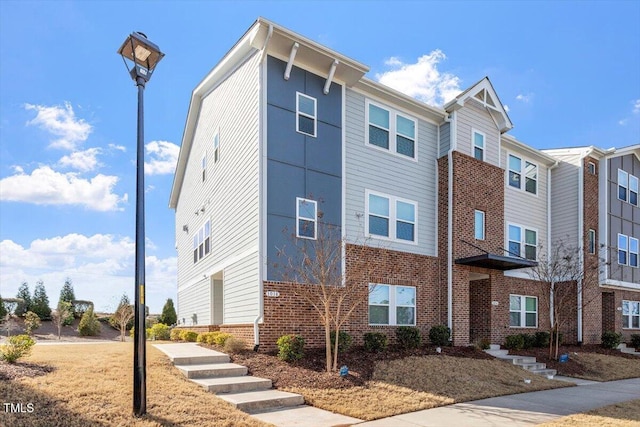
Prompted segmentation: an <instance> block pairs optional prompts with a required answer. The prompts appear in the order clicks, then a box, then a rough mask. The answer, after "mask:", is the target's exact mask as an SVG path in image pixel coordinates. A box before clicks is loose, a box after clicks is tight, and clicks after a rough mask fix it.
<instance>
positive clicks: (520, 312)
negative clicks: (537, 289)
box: [509, 295, 538, 328]
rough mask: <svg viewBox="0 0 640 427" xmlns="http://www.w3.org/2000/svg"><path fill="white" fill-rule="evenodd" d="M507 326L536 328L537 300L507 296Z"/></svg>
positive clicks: (522, 296)
mask: <svg viewBox="0 0 640 427" xmlns="http://www.w3.org/2000/svg"><path fill="white" fill-rule="evenodd" d="M509 326H511V327H512V328H537V327H538V298H537V297H531V296H526V295H509Z"/></svg>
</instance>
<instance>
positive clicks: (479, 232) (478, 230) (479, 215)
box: [474, 210, 484, 240]
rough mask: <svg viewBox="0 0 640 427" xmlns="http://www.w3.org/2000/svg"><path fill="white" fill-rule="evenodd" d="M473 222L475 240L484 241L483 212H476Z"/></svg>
mask: <svg viewBox="0 0 640 427" xmlns="http://www.w3.org/2000/svg"><path fill="white" fill-rule="evenodd" d="M474 222H475V226H474V230H475V231H474V234H475V238H476V240H484V212H482V211H478V210H476V211H475V221H474Z"/></svg>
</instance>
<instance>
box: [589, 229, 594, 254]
mask: <svg viewBox="0 0 640 427" xmlns="http://www.w3.org/2000/svg"><path fill="white" fill-rule="evenodd" d="M589 253H590V254H595V253H596V231H595V230H591V229H590V230H589Z"/></svg>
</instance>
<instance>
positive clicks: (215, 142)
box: [213, 132, 220, 163]
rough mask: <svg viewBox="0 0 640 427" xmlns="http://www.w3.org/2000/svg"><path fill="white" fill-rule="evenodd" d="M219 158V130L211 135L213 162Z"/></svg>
mask: <svg viewBox="0 0 640 427" xmlns="http://www.w3.org/2000/svg"><path fill="white" fill-rule="evenodd" d="M218 160H220V132H216V134H215V135H214V136H213V163H218Z"/></svg>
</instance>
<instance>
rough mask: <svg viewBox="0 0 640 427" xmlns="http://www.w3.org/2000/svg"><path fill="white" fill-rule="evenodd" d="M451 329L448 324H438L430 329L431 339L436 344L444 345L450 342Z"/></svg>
mask: <svg viewBox="0 0 640 427" xmlns="http://www.w3.org/2000/svg"><path fill="white" fill-rule="evenodd" d="M450 337H451V329H449V328H448V327H447V326H446V325H436V326H434V327H432V328H431V329H429V341H431V342H432V343H433V344H435V345H439V346H443V345H447V344H449V338H450Z"/></svg>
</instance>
